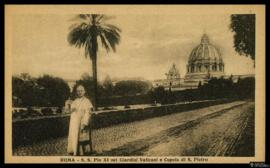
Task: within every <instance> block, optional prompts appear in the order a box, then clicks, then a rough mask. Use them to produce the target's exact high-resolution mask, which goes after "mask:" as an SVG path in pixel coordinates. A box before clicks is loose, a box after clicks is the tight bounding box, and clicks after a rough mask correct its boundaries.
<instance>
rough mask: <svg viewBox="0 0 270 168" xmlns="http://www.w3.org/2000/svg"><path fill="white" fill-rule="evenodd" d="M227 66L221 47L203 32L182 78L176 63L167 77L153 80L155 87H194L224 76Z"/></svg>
mask: <svg viewBox="0 0 270 168" xmlns="http://www.w3.org/2000/svg"><path fill="white" fill-rule="evenodd" d="M224 70H225V66H224V62H223V59H222V55H221V53H220V50H219V48H217V47H216V46H215V45H213V44H212V43H211V42H210V39H209V37H208V35H207V34H203V35H202V37H201V41H200V43H199V44H198V45H197V46H195V47H194V48H193V49H192V50H191V52H190V55H189V59H188V62H187V64H186V74H185V76H184V78H180V73H179V71H178V69H177V67H176V65H175V64H173V65H172V67H171V68H170V69H169V71H168V73H166V74H165V75H166V79H163V80H156V81H154V82H153V85H154V87H157V86H164V87H165V88H173V89H175V90H184V89H194V88H197V87H198V85H199V83H201V84H204V83H206V82H207V81H208V80H209V79H210V78H211V77H222V76H224V75H225V73H224Z"/></svg>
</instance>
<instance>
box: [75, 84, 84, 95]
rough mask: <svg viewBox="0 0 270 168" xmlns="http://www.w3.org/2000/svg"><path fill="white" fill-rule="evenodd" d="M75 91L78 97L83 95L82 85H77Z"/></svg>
mask: <svg viewBox="0 0 270 168" xmlns="http://www.w3.org/2000/svg"><path fill="white" fill-rule="evenodd" d="M76 92H77V95H78V97H83V96H84V95H85V90H84V87H83V86H78V87H77V89H76Z"/></svg>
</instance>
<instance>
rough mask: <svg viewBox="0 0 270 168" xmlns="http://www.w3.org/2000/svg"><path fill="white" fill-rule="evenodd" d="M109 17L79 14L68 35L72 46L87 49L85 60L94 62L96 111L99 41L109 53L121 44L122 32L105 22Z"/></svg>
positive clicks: (94, 100)
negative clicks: (88, 59)
mask: <svg viewBox="0 0 270 168" xmlns="http://www.w3.org/2000/svg"><path fill="white" fill-rule="evenodd" d="M108 19H109V17H108V16H105V15H103V14H79V15H77V16H76V18H75V20H76V23H75V24H74V25H72V26H71V31H70V32H69V34H68V41H69V43H70V45H74V46H75V47H77V48H84V49H85V58H87V57H88V56H89V58H90V60H91V61H92V71H93V80H94V98H93V105H94V109H95V110H97V52H98V43H99V41H98V39H100V43H101V44H102V46H103V47H104V48H105V49H106V51H107V52H109V51H111V50H113V51H114V52H115V51H116V45H117V44H119V42H120V32H121V30H120V29H119V28H118V27H116V26H114V25H111V24H106V23H105V21H106V20H108Z"/></svg>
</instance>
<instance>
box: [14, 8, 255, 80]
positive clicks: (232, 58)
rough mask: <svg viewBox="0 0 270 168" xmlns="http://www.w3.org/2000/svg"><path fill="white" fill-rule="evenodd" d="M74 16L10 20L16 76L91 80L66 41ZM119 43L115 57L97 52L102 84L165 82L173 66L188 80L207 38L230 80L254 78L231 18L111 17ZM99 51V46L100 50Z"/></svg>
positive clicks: (79, 54)
mask: <svg viewBox="0 0 270 168" xmlns="http://www.w3.org/2000/svg"><path fill="white" fill-rule="evenodd" d="M73 17H74V15H67V14H57V15H56V14H53V15H50V14H20V15H14V16H13V17H12V19H13V21H12V26H13V29H12V30H13V32H12V68H13V69H12V71H13V74H20V73H29V74H30V75H31V76H35V77H37V76H40V75H43V74H50V75H53V76H57V77H61V78H64V79H71V80H77V79H79V78H80V77H81V75H82V74H83V73H88V74H92V70H91V62H90V60H89V59H86V58H85V56H84V51H83V50H82V49H78V48H75V47H74V46H70V45H69V43H68V41H67V35H68V33H69V31H70V29H69V28H70V25H71V24H72V23H73V21H72V18H73ZM107 22H108V23H110V24H114V25H116V26H118V27H119V28H120V29H121V30H122V31H121V41H120V44H119V45H118V46H117V49H116V52H115V53H113V52H109V53H107V52H106V51H105V50H104V49H102V48H100V49H99V51H98V79H99V80H103V79H104V78H105V77H106V76H107V75H109V76H110V77H111V78H118V79H119V78H120V79H123V78H143V79H146V80H155V79H165V77H166V76H165V73H166V72H167V71H168V70H169V68H170V67H171V66H172V64H173V63H175V65H176V67H177V68H178V69H179V71H180V75H181V77H184V76H185V74H186V64H187V61H188V57H189V54H190V52H191V50H192V49H193V48H194V47H195V46H197V45H198V44H199V43H200V40H201V36H202V35H203V33H206V34H207V35H208V36H209V38H210V42H211V43H212V44H214V45H215V46H217V47H219V49H220V51H221V54H222V57H223V60H224V63H225V73H226V74H227V75H231V74H233V75H239V74H254V71H255V70H254V67H253V61H252V60H251V59H250V58H247V57H245V56H240V55H238V54H237V53H236V52H235V50H234V48H233V33H232V32H231V31H230V30H229V24H230V15H227V14H226V15H203V14H190V13H184V14H181V15H180V14H179V15H175V14H174V15H168V14H166V15H162V14H158V15H140V14H130V15H124V14H119V15H112V19H110V20H108V21H107ZM100 46H101V45H100Z"/></svg>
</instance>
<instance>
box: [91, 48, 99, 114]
mask: <svg viewBox="0 0 270 168" xmlns="http://www.w3.org/2000/svg"><path fill="white" fill-rule="evenodd" d="M92 71H93V80H94V97H93V105H94V110H95V111H96V110H97V104H98V103H97V97H98V91H97V89H98V88H97V57H96V53H95V56H94V57H93V59H92Z"/></svg>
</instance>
